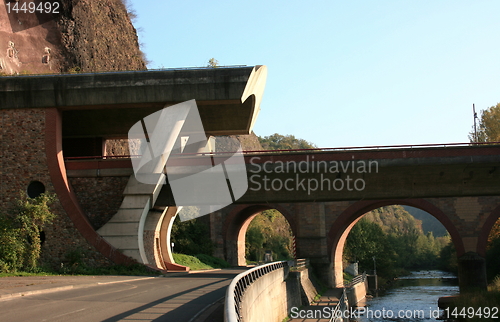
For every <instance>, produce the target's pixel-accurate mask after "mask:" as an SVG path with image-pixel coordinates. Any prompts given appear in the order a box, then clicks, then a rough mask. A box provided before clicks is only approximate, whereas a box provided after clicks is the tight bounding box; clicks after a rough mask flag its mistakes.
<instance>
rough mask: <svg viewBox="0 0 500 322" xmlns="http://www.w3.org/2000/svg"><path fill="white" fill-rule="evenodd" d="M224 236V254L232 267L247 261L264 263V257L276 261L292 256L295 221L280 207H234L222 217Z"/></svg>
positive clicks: (293, 253)
mask: <svg viewBox="0 0 500 322" xmlns="http://www.w3.org/2000/svg"><path fill="white" fill-rule="evenodd" d="M254 219H256V221H255V222H254ZM263 227H266V228H263ZM223 236H225V245H224V257H225V258H226V260H227V261H228V262H229V263H230V264H231V265H233V266H246V265H248V262H247V260H249V263H251V264H255V263H259V262H264V261H265V259H266V256H267V260H268V261H270V260H271V259H272V260H273V261H276V260H284V259H292V258H293V257H294V255H295V248H294V245H295V244H294V240H295V238H294V236H296V227H295V223H294V221H293V217H292V216H291V215H290V214H289V213H288V212H287V211H286V210H285V209H283V208H281V207H280V206H276V207H273V206H272V205H252V206H242V207H238V208H236V209H235V210H233V211H232V212H231V213H230V215H229V216H228V217H227V218H226V220H225V223H224V228H223ZM247 244H248V247H247ZM266 251H268V253H267V254H268V255H266Z"/></svg>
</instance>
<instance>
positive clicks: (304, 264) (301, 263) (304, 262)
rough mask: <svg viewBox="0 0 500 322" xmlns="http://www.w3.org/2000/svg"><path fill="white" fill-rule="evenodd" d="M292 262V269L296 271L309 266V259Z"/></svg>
mask: <svg viewBox="0 0 500 322" xmlns="http://www.w3.org/2000/svg"><path fill="white" fill-rule="evenodd" d="M290 262H291V263H289V265H290V267H293V268H294V269H301V268H305V267H307V266H309V259H307V258H297V259H294V260H293V261H290Z"/></svg>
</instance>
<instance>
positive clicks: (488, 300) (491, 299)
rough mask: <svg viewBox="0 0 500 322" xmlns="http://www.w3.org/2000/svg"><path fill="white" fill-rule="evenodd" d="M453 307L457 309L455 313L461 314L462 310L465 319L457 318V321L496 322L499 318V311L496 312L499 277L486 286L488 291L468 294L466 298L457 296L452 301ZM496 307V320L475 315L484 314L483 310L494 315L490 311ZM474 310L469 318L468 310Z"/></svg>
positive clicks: (498, 302)
mask: <svg viewBox="0 0 500 322" xmlns="http://www.w3.org/2000/svg"><path fill="white" fill-rule="evenodd" d="M454 305H455V306H456V307H457V310H456V313H460V312H462V310H464V311H463V312H464V315H466V317H460V316H459V317H458V320H459V321H464V322H476V321H481V322H482V321H498V316H500V311H498V308H499V305H500V276H497V277H496V278H495V280H494V281H493V283H492V284H490V285H489V286H488V291H484V292H476V293H470V294H467V295H466V296H459V297H458V299H457V300H455V301H454ZM494 307H496V308H497V309H496V310H497V311H496V312H497V314H496V316H497V318H491V317H489V318H485V317H484V316H483V317H480V316H478V315H477V312H483V313H486V312H485V308H489V309H490V310H491V311H490V312H491V313H490V315H491V314H493V313H495V311H493V310H492V309H493V308H494ZM470 308H474V312H476V314H475V316H474V314H471V318H469V317H468V316H467V315H468V310H471V312H472V309H470ZM452 311H453V310H452Z"/></svg>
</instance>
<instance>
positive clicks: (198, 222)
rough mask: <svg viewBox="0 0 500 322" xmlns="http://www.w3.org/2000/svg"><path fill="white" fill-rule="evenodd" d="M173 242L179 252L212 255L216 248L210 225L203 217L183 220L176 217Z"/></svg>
mask: <svg viewBox="0 0 500 322" xmlns="http://www.w3.org/2000/svg"><path fill="white" fill-rule="evenodd" d="M171 242H173V243H174V251H175V252H176V253H179V254H186V255H198V254H206V255H212V253H213V249H214V244H213V242H212V240H211V239H210V231H209V228H208V225H207V224H206V223H204V221H203V218H195V219H191V220H187V221H184V222H182V221H180V219H179V217H176V218H175V221H174V224H173V225H172V231H171Z"/></svg>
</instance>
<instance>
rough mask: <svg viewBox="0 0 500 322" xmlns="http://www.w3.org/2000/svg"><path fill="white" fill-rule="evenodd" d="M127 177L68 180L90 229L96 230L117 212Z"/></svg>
mask: <svg viewBox="0 0 500 322" xmlns="http://www.w3.org/2000/svg"><path fill="white" fill-rule="evenodd" d="M128 180H129V177H97V178H69V182H70V184H71V187H72V188H73V191H74V192H75V194H76V197H77V198H78V201H79V202H80V205H81V206H82V209H83V211H84V212H85V215H87V218H88V219H89V221H90V223H91V224H92V227H94V229H95V230H98V229H99V228H101V227H102V226H104V224H105V223H107V222H108V220H109V219H111V217H113V215H114V214H116V212H117V211H118V209H119V208H120V204H121V203H122V201H123V191H124V190H125V187H126V186H127V182H128Z"/></svg>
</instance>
